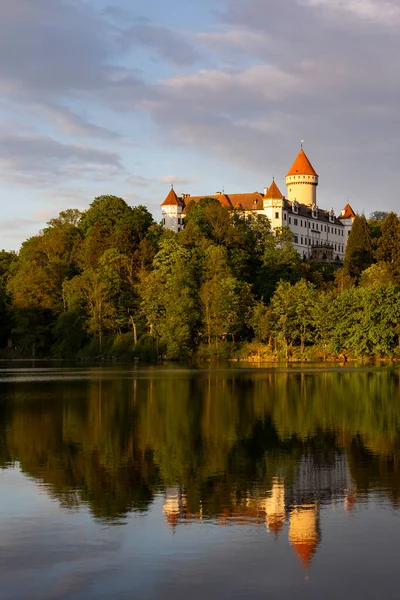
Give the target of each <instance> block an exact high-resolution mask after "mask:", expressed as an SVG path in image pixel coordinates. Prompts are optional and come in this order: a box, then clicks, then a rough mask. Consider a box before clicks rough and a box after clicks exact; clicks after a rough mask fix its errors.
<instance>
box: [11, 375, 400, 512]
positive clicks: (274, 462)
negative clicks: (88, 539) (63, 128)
mask: <svg viewBox="0 0 400 600" xmlns="http://www.w3.org/2000/svg"><path fill="white" fill-rule="evenodd" d="M124 377H126V371H122V370H121V378H118V376H117V377H116V378H109V377H107V371H105V372H104V374H103V378H101V376H100V377H99V376H98V371H94V372H93V379H92V380H88V381H87V382H85V383H82V381H79V382H62V381H59V382H57V381H54V382H47V383H46V384H42V383H39V382H38V383H30V384H29V392H28V391H27V389H28V388H25V387H24V386H25V385H27V384H22V383H21V384H7V386H8V387H6V388H5V387H4V384H3V387H2V398H3V400H2V402H1V403H0V411H1V412H0V422H1V426H0V465H3V466H7V464H9V463H10V462H12V461H19V463H20V465H21V469H22V470H23V472H25V473H26V474H28V475H29V476H32V477H34V478H35V479H37V480H40V481H41V482H43V484H44V485H45V486H47V489H48V491H49V493H50V494H52V495H53V496H54V497H56V498H58V499H59V501H60V502H62V504H63V505H65V506H74V505H76V504H80V503H87V504H88V505H89V506H90V508H91V510H92V512H93V514H94V515H95V516H97V517H100V518H120V517H121V516H123V515H125V514H127V513H128V512H129V511H131V510H145V509H146V508H147V507H148V506H149V504H150V503H151V501H152V499H153V497H154V494H155V493H157V492H158V491H159V490H164V489H165V488H166V487H168V488H174V487H176V486H178V488H179V489H181V490H184V491H185V510H186V511H187V513H188V514H198V512H199V510H200V508H199V507H201V511H202V515H204V516H205V517H209V516H213V517H215V516H216V515H218V516H220V515H223V514H225V515H226V516H227V517H228V516H229V515H230V514H233V513H234V511H235V510H238V511H240V510H242V508H241V507H243V506H245V505H248V506H250V505H251V502H253V501H254V502H256V501H257V502H258V500H257V498H259V499H260V502H261V501H263V502H264V501H265V494H266V493H267V490H271V489H273V486H274V481H276V477H279V478H283V479H284V481H285V485H286V486H289V487H290V486H295V485H296V478H297V477H298V465H299V464H300V462H301V460H302V457H304V456H312V457H313V465H314V466H313V468H317V469H318V464H319V463H320V464H321V465H324V464H331V463H332V460H333V458H332V457H334V456H335V455H336V454H337V452H338V451H339V452H342V451H345V452H346V455H347V462H348V464H349V467H350V469H351V474H352V477H353V479H354V481H355V484H356V487H357V490H358V492H359V493H368V492H370V491H371V490H373V489H375V488H376V489H379V490H385V491H386V493H387V494H388V496H389V497H390V499H391V501H392V502H393V503H394V504H395V503H396V502H397V501H398V498H399V491H400V471H399V466H398V465H399V430H400V406H399V405H398V404H397V403H396V402H394V401H393V398H396V397H397V394H398V389H399V376H398V374H397V373H396V372H395V371H391V370H382V371H375V372H372V371H371V372H368V371H361V370H360V371H357V372H346V371H342V372H336V371H335V372H329V371H324V372H321V373H307V372H301V373H300V372H298V373H297V372H294V371H293V372H289V373H279V372H271V373H265V372H254V371H253V372H251V373H248V372H246V371H216V372H214V373H213V372H212V371H210V373H209V374H208V375H206V376H204V375H203V374H201V373H199V374H197V373H196V372H195V371H194V372H193V373H192V374H189V373H174V371H170V372H161V371H153V372H152V371H149V375H148V376H147V377H143V376H141V377H138V378H137V379H135V380H132V379H128V378H124ZM4 392H5V393H4ZM318 461H319V462H318ZM333 493H335V491H334V490H333V491H332V494H333ZM311 500H312V499H311ZM257 502H256V504H257ZM296 502H297V500H296ZM246 503H247V504H246ZM257 506H258V504H257ZM235 507H236V508H235ZM257 510H258V509H257Z"/></svg>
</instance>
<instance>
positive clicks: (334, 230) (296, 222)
mask: <svg viewBox="0 0 400 600" xmlns="http://www.w3.org/2000/svg"><path fill="white" fill-rule="evenodd" d="M278 218H279V213H275V219H278ZM283 218H284V219H285V220H286V215H284V216H283ZM291 224H292V217H289V225H291ZM293 225H297V226H298V225H299V219H293ZM307 226H308V228H310V221H308V225H307V221H306V220H305V219H304V227H307ZM300 227H303V220H302V219H300ZM327 227H328V233H332V234H333V233H334V234H335V235H344V233H343V229H339V227H330V226H329V225H328V226H327V225H321V224H320V226H319V229H318V223H313V228H315V229H316V230H317V231H325V233H326V231H327V229H326V228H327Z"/></svg>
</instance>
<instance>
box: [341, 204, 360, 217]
mask: <svg viewBox="0 0 400 600" xmlns="http://www.w3.org/2000/svg"><path fill="white" fill-rule="evenodd" d="M355 216H356V213H355V212H354V210H353V209H352V208H351V206H350V204H349V203H347V204H346V206H345V207H344V208H343V210H342V211H341V212H340V215H339V219H354V217H355Z"/></svg>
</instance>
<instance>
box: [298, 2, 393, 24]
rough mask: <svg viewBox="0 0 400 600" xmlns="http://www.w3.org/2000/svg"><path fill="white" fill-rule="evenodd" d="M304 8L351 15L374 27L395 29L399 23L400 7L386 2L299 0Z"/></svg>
mask: <svg viewBox="0 0 400 600" xmlns="http://www.w3.org/2000/svg"><path fill="white" fill-rule="evenodd" d="M299 4H303V5H304V6H311V7H318V8H321V9H323V10H325V11H327V12H328V14H329V15H330V16H332V14H334V13H338V14H339V15H341V16H343V15H346V14H347V15H351V16H354V17H356V18H357V19H360V20H364V21H367V22H370V23H372V24H374V25H377V24H378V25H385V26H389V27H396V26H397V25H398V24H399V23H400V6H399V5H398V3H394V2H391V1H386V0H299Z"/></svg>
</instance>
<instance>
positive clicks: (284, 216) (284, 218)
mask: <svg viewBox="0 0 400 600" xmlns="http://www.w3.org/2000/svg"><path fill="white" fill-rule="evenodd" d="M283 220H284V221H286V213H285V214H284V215H283Z"/></svg>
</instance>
